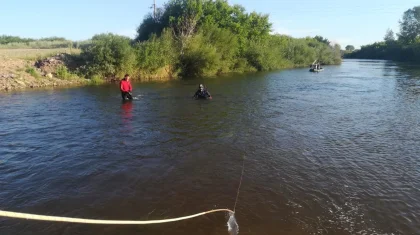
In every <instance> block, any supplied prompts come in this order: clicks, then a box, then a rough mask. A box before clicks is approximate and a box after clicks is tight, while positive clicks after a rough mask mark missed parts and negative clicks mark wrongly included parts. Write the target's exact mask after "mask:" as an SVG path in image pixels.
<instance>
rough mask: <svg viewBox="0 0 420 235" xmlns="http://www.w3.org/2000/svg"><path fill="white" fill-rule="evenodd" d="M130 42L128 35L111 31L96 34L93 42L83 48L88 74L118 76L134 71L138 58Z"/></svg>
mask: <svg viewBox="0 0 420 235" xmlns="http://www.w3.org/2000/svg"><path fill="white" fill-rule="evenodd" d="M130 42H131V41H130V39H129V38H128V37H124V36H119V35H114V34H111V33H109V34H99V35H95V36H94V37H93V38H92V44H90V45H89V46H88V47H86V48H82V54H81V56H82V57H83V58H84V59H85V60H86V70H85V73H86V75H87V76H93V75H101V76H104V77H116V76H122V75H123V74H125V73H131V72H133V70H134V66H135V63H136V59H135V54H134V50H133V48H132V47H131V45H130Z"/></svg>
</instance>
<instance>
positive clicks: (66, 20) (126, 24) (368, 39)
mask: <svg viewBox="0 0 420 235" xmlns="http://www.w3.org/2000/svg"><path fill="white" fill-rule="evenodd" d="M156 2H157V5H158V6H159V5H162V4H163V3H164V2H166V1H164V0H156ZM229 2H230V3H232V4H241V5H243V6H244V7H245V8H246V9H247V10H248V11H257V12H261V13H268V14H270V19H271V22H272V23H273V30H274V31H276V32H279V33H284V34H289V35H291V36H294V37H305V36H315V35H321V36H324V37H327V38H328V39H330V41H335V42H338V43H340V44H341V45H342V46H343V47H344V46H346V45H348V44H352V45H355V46H356V47H358V46H360V45H364V44H367V43H372V42H375V41H379V40H382V38H383V36H384V34H385V31H386V29H387V28H391V29H393V30H394V32H397V31H398V20H399V19H401V16H402V14H403V12H404V11H405V10H407V9H408V8H412V7H414V6H416V5H420V1H419V0H380V1H379V0H378V1H373V0H353V1H344V0H318V1H317V0H230V1H229ZM375 2H376V3H375ZM152 3H153V0H118V1H117V0H102V1H101V0H71V1H57V0H53V1H52V0H44V1H34V0H19V1H18V0H13V1H12V0H10V1H7V0H4V1H2V3H1V8H0V35H1V34H6V35H16V36H22V37H33V38H40V37H49V36H62V37H66V38H68V39H72V40H83V39H88V38H90V37H92V36H93V35H94V34H97V33H104V32H111V33H117V34H122V35H127V36H130V37H134V36H135V31H136V28H137V27H138V25H139V24H140V22H141V20H142V19H143V17H144V16H145V15H146V14H147V12H148V11H150V9H149V7H150V6H151V4H152Z"/></svg>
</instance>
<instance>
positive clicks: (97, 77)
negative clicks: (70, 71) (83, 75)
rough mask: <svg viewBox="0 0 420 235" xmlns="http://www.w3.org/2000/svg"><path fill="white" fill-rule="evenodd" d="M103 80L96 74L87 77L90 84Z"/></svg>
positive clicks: (97, 83) (100, 82) (96, 83)
mask: <svg viewBox="0 0 420 235" xmlns="http://www.w3.org/2000/svg"><path fill="white" fill-rule="evenodd" d="M104 82H105V81H104V80H103V79H102V78H101V77H100V76H98V75H94V76H93V77H91V78H90V79H89V84H90V85H100V84H103V83H104Z"/></svg>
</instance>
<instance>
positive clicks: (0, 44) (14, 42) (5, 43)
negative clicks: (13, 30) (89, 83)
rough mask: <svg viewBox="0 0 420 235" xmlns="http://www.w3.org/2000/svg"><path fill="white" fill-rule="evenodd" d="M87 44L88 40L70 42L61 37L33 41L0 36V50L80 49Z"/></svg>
mask: <svg viewBox="0 0 420 235" xmlns="http://www.w3.org/2000/svg"><path fill="white" fill-rule="evenodd" d="M88 44H90V41H89V40H87V41H71V40H68V39H66V38H63V37H46V38H40V39H33V38H21V37H17V36H8V35H0V49H54V48H82V47H86V46H87V45H88Z"/></svg>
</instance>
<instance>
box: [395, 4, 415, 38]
mask: <svg viewBox="0 0 420 235" xmlns="http://www.w3.org/2000/svg"><path fill="white" fill-rule="evenodd" d="M418 36H420V6H417V7H414V8H412V9H408V10H407V11H405V12H404V14H403V18H402V20H401V21H400V34H399V35H398V39H399V40H401V41H402V42H404V43H407V44H411V43H413V42H415V41H416V38H417V37H418Z"/></svg>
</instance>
